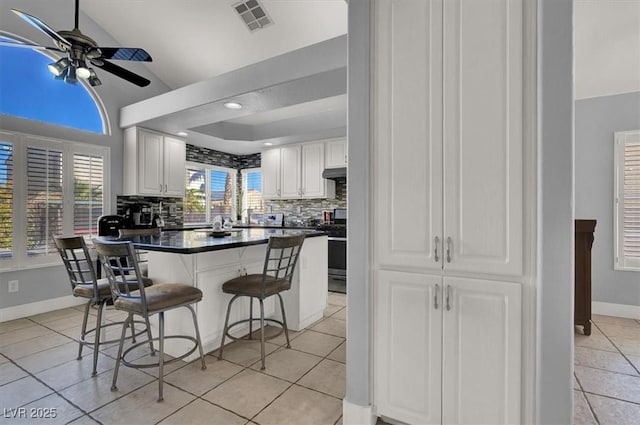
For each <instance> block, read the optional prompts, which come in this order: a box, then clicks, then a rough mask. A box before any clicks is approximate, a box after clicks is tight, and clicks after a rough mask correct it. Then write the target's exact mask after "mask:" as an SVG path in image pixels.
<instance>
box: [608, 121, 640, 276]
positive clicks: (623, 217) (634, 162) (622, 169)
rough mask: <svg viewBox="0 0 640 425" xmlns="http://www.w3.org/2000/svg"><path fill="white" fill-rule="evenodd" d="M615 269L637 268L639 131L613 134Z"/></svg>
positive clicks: (639, 258) (639, 237)
mask: <svg viewBox="0 0 640 425" xmlns="http://www.w3.org/2000/svg"><path fill="white" fill-rule="evenodd" d="M614 158H615V167H614V168H615V176H614V179H615V190H616V194H615V199H614V208H615V213H614V216H613V219H614V229H615V230H614V238H615V241H614V247H615V264H614V265H615V268H616V269H621V270H638V269H640V130H636V131H626V132H618V133H616V134H615V152H614Z"/></svg>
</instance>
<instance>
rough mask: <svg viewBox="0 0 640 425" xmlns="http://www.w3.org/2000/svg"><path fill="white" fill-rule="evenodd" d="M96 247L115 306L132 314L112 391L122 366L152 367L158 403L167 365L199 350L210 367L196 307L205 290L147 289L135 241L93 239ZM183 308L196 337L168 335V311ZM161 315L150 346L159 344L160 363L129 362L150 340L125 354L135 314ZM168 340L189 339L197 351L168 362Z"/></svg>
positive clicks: (184, 287)
mask: <svg viewBox="0 0 640 425" xmlns="http://www.w3.org/2000/svg"><path fill="white" fill-rule="evenodd" d="M93 244H94V246H95V248H96V251H97V252H98V255H99V256H100V261H101V262H102V266H103V267H104V269H105V271H106V274H107V279H108V280H109V285H110V286H111V293H112V294H113V297H114V303H113V305H114V307H115V308H116V309H118V310H122V311H124V312H126V313H128V317H127V319H126V320H125V321H124V323H123V324H122V334H121V337H120V346H119V347H118V358H117V360H116V367H115V369H114V371H113V384H112V386H111V390H112V391H115V390H116V389H117V386H116V383H117V380H118V371H119V369H120V363H122V364H124V365H125V366H128V367H132V368H136V369H139V368H149V367H156V366H157V367H158V369H159V373H158V401H162V400H163V393H162V388H163V384H164V365H165V364H169V363H173V362H175V361H178V360H182V359H183V358H185V357H187V356H189V355H190V354H191V353H193V352H194V351H195V350H196V348H197V349H199V350H200V361H201V362H202V369H203V370H204V369H206V368H207V366H206V364H205V361H204V352H203V350H202V342H201V341H200V330H199V329H198V321H197V318H196V312H195V310H194V309H193V307H192V304H195V303H197V302H199V301H200V300H201V299H202V291H201V290H200V289H198V288H195V287H193V286H189V285H184V284H181V283H160V284H158V283H156V284H154V285H153V286H150V287H145V286H144V285H143V283H142V279H141V273H140V266H139V264H138V260H137V257H136V253H135V248H134V246H133V244H132V243H131V242H106V241H101V240H98V239H94V240H93ZM123 275H126V276H127V282H128V283H129V284H128V285H121V284H120V283H121V276H123ZM179 307H185V308H187V309H188V310H189V311H190V312H191V315H192V317H193V326H194V328H195V338H194V337H192V336H188V335H170V336H165V335H164V312H165V311H168V310H173V309H176V308H179ZM154 314H158V322H159V323H158V324H159V326H158V328H159V332H158V335H159V336H158V338H151V337H150V338H149V341H148V342H149V343H152V341H158V351H159V353H160V355H159V356H158V362H157V363H143V364H141V363H133V362H130V361H128V360H126V359H125V357H126V355H127V354H128V353H129V352H131V351H132V350H134V349H136V348H137V347H139V346H141V345H143V344H145V343H147V341H144V342H139V343H137V344H135V345H133V346H131V347H129V348H128V349H127V350H126V351H124V352H123V346H124V340H125V334H126V330H127V326H128V325H129V323H131V322H132V321H133V317H134V315H138V316H141V317H143V318H144V320H145V321H148V320H149V317H150V316H152V315H154ZM167 338H172V339H186V340H189V341H191V342H193V343H194V346H193V348H191V350H189V351H188V352H186V353H185V354H182V355H180V356H178V357H175V358H173V359H171V360H169V361H165V360H164V341H165V339H167Z"/></svg>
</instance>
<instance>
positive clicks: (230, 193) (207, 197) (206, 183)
mask: <svg viewBox="0 0 640 425" xmlns="http://www.w3.org/2000/svg"><path fill="white" fill-rule="evenodd" d="M236 174H237V172H236V170H234V169H231V168H224V167H217V166H213V165H205V164H197V163H188V164H187V169H186V182H185V187H186V196H185V198H184V202H183V203H184V224H204V223H211V222H212V221H213V219H214V218H215V217H216V216H220V217H221V218H222V219H224V220H225V221H226V220H230V219H231V220H232V219H234V218H235V216H236V209H235V205H236Z"/></svg>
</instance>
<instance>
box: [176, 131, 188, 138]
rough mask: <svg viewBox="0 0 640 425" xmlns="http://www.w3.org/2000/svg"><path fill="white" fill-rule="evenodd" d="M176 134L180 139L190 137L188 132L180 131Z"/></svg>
mask: <svg viewBox="0 0 640 425" xmlns="http://www.w3.org/2000/svg"><path fill="white" fill-rule="evenodd" d="M176 134H177V135H178V136H180V137H187V136H188V135H189V133H187V132H186V131H178V132H177V133H176Z"/></svg>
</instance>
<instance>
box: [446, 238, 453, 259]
mask: <svg viewBox="0 0 640 425" xmlns="http://www.w3.org/2000/svg"><path fill="white" fill-rule="evenodd" d="M451 245H453V241H452V240H451V236H449V237H448V238H447V263H450V262H451Z"/></svg>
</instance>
